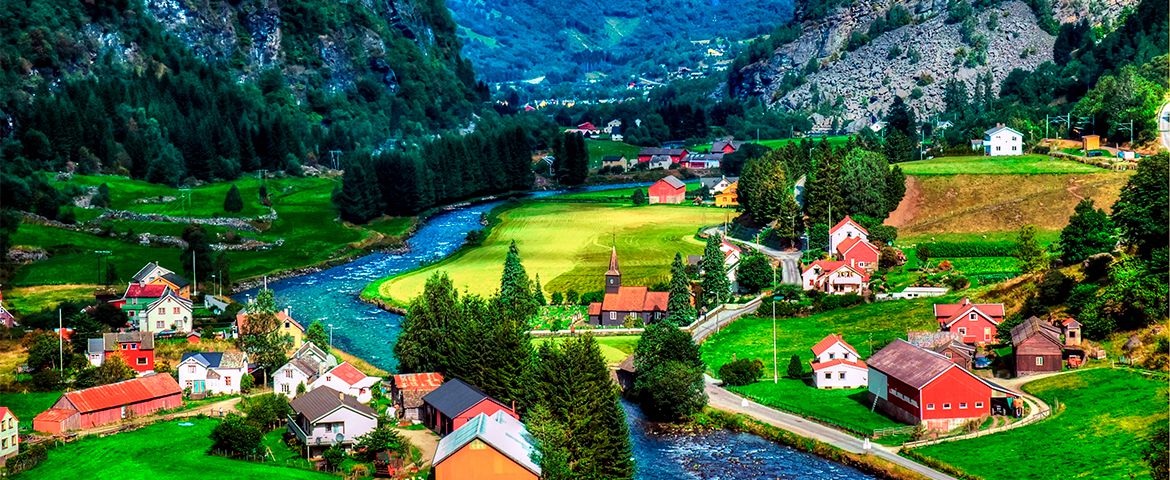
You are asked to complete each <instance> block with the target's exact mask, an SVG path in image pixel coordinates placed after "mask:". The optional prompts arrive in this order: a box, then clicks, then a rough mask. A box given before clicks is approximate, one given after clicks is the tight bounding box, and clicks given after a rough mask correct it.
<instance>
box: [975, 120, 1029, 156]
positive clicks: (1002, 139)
mask: <svg viewBox="0 0 1170 480" xmlns="http://www.w3.org/2000/svg"><path fill="white" fill-rule="evenodd" d="M983 153H984V154H985V155H987V156H989V157H1002V156H1006V155H1023V154H1024V134H1022V133H1020V132H1018V131H1016V130H1015V129H1013V128H1011V127H1005V126H1004V125H1003V124H1002V123H1001V124H999V125H996V127H995V128H993V129H991V130H988V131H986V132H984V133H983Z"/></svg>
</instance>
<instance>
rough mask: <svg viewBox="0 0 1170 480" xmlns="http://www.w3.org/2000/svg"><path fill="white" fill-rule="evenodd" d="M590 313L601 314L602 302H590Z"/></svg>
mask: <svg viewBox="0 0 1170 480" xmlns="http://www.w3.org/2000/svg"><path fill="white" fill-rule="evenodd" d="M589 314H590V315H601V302H593V303H590V304H589Z"/></svg>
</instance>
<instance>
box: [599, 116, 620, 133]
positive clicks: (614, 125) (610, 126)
mask: <svg viewBox="0 0 1170 480" xmlns="http://www.w3.org/2000/svg"><path fill="white" fill-rule="evenodd" d="M621 128H622V121H621V120H619V119H616V118H615V119H613V120H610V121H609V123H606V124H605V128H603V129H601V131H602V132H603V133H606V134H610V135H612V134H614V133H616V132H614V129H617V130H619V131H620V130H621Z"/></svg>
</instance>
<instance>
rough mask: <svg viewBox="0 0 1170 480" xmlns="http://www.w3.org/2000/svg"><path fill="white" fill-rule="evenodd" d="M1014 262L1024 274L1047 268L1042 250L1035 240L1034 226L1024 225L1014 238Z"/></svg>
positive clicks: (1046, 261) (1046, 259) (1046, 260)
mask: <svg viewBox="0 0 1170 480" xmlns="http://www.w3.org/2000/svg"><path fill="white" fill-rule="evenodd" d="M1015 257H1016V260H1017V262H1018V263H1019V265H1020V270H1021V271H1023V272H1024V273H1030V272H1035V271H1038V270H1042V269H1044V268H1047V267H1048V258H1047V256H1046V255H1045V252H1044V248H1043V247H1041V246H1040V242H1039V241H1038V240H1036V226H1035V225H1024V226H1023V227H1020V232H1019V235H1018V237H1017V238H1016V254H1015Z"/></svg>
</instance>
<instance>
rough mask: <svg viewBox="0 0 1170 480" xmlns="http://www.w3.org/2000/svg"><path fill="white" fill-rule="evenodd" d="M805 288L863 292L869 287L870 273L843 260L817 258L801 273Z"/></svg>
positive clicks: (839, 293) (832, 291)
mask: <svg viewBox="0 0 1170 480" xmlns="http://www.w3.org/2000/svg"><path fill="white" fill-rule="evenodd" d="M801 284H802V285H803V287H804V289H805V290H820V291H822V292H826V293H831V294H834V295H843V294H846V293H856V294H861V293H862V292H864V291H865V290H866V289H868V288H869V274H868V273H866V272H865V271H864V270H860V269H857V268H854V267H851V266H849V265H848V264H846V263H845V262H842V261H834V260H817V261H815V262H813V263H811V264H809V266H808V267H805V269H804V272H803V273H801Z"/></svg>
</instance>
